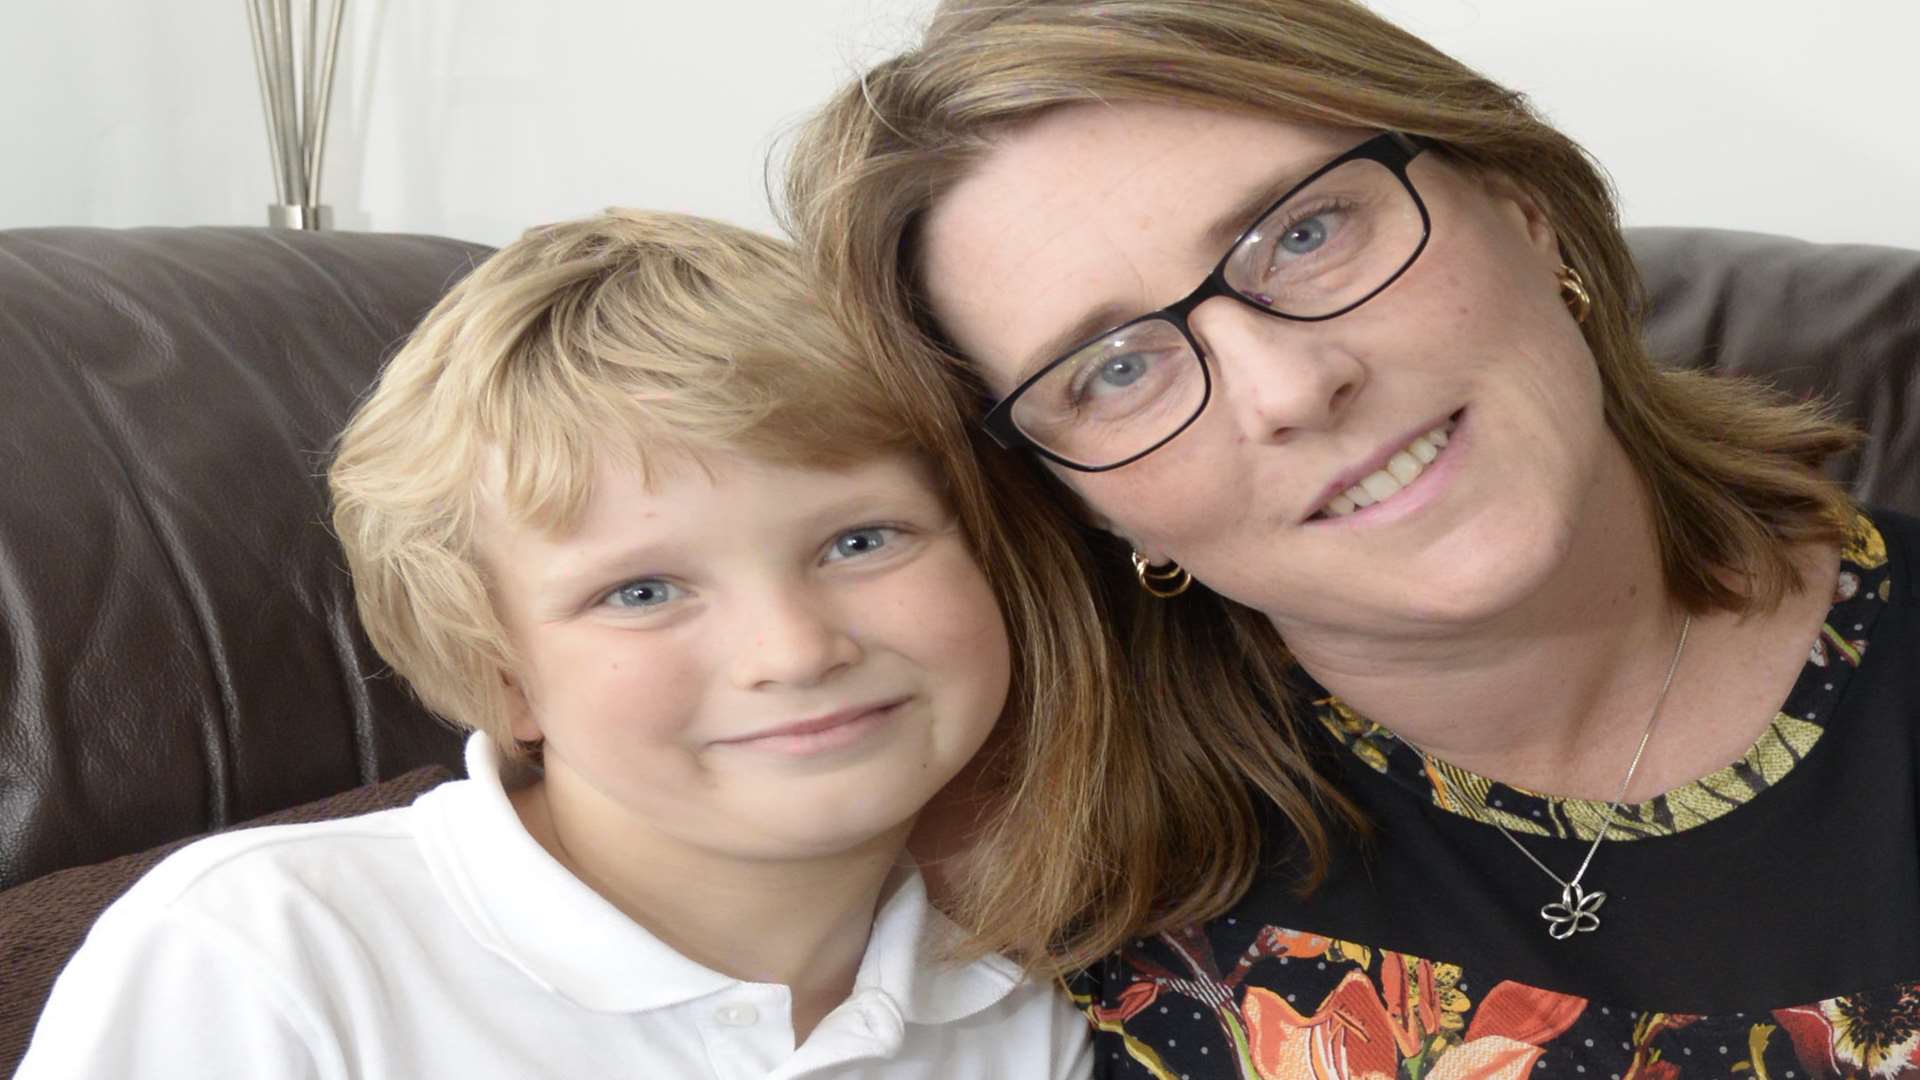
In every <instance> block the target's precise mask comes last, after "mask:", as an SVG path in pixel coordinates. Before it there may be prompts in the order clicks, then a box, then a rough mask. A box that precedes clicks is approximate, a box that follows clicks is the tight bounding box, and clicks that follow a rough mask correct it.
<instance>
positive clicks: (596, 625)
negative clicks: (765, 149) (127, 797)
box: [19, 212, 1089, 1078]
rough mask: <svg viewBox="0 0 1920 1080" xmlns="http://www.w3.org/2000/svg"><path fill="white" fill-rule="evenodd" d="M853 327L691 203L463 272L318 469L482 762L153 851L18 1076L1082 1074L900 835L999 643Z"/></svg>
mask: <svg viewBox="0 0 1920 1080" xmlns="http://www.w3.org/2000/svg"><path fill="white" fill-rule="evenodd" d="M845 348H846V347H845V346H844V345H843V344H842V343H841V340H840V339H839V337H838V336H837V335H836V334H835V333H834V332H833V330H832V328H831V326H830V324H829V323H827V322H826V320H825V318H824V316H822V315H821V314H819V313H818V312H817V311H816V310H815V308H814V306H813V305H812V304H811V303H810V301H809V300H808V297H807V293H806V290H805V288H804V285H803V283H802V281H801V278H800V275H799V273H798V271H797V269H796V268H795V265H794V263H793V262H792V257H791V256H790V255H789V253H788V252H787V250H786V249H785V248H784V247H782V246H781V245H779V244H778V243H777V242H775V241H772V240H769V239H766V238H763V237H759V236H756V235H754V234H751V233H747V232H744V231H741V230H737V229H733V228H730V227H727V226H723V225H718V224H715V223H710V222H702V221H698V220H695V219H690V218H684V217H677V216H671V215H664V214H645V213H633V212H610V213H608V214H606V215H603V216H601V217H599V218H596V219H591V220H588V221H584V222H578V223H572V224H566V225H559V226H554V227H550V228H546V229H540V230H535V231H533V232H531V233H529V234H528V235H527V236H525V237H523V238H522V239H521V240H520V241H518V242H516V243H515V244H513V245H510V246H509V247H507V248H505V249H503V250H502V251H501V252H499V253H498V254H497V255H495V256H494V257H493V258H491V259H489V260H488V261H487V262H486V263H485V264H483V265H482V266H481V267H479V268H478V269H476V270H475V271H474V272H473V274H472V275H470V276H469V277H468V278H467V279H466V280H465V281H463V282H462V283H461V284H460V285H458V286H456V287H455V289H454V290H453V291H452V292H451V293H450V294H449V295H448V296H447V298H446V299H445V300H443V301H442V302H441V303H440V304H439V305H438V306H437V307H436V308H435V309H434V311H433V312H432V313H431V314H430V315H429V316H428V317H427V319H426V320H425V322H424V323H423V324H422V326H421V327H420V329H419V330H418V331H417V332H416V333H415V335H414V336H413V338H412V339H411V340H410V341H409V343H408V344H407V346H406V347H405V348H404V349H403V350H402V351H401V352H400V353H399V354H398V355H397V356H396V357H395V358H394V360H393V361H392V363H391V364H390V365H389V366H388V368H387V370H386V371H385V372H384V373H383V374H382V376H381V379H380V382H379V385H378V386H377V387H376V388H375V390H374V392H373V393H372V395H371V397H370V398H369V399H368V400H367V401H366V403H365V404H364V405H363V407H362V408H361V409H360V411H359V413H358V414H357V415H356V417H355V418H354V420H353V422H352V423H351V425H350V426H349V427H348V429H347V431H346V433H345V434H344V435H343V436H342V439H341V442H340V447H339V453H338V456H337V458H336V461H335V463H334V467H333V471H332V485H333V492H334V499H335V512H334V524H335V527H336V529H337V531H338V532H339V534H340V538H341V542H342V544H343V546H344V547H345V549H346V552H347V556H348V561H349V563H350V565H351V567H352V570H353V572H354V577H355V585H356V592H357V596H358V600H359V604H360V608H361V613H362V617H363V620H364V621H365V623H366V625H367V628H368V631H369V634H370V636H371V637H372V638H373V640H374V643H375V644H376V645H377V646H378V647H379V648H380V650H381V652H382V653H383V654H384V655H385V656H386V657H387V658H388V659H389V660H390V661H391V662H392V663H393V666H394V668H395V670H396V671H398V672H399V673H400V674H401V675H403V676H405V677H406V678H407V679H408V680H409V682H410V683H411V684H412V685H413V686H414V688H415V689H416V691H417V692H418V693H419V694H420V696H421V697H422V699H423V700H424V701H425V702H426V703H427V704H428V705H429V706H431V707H432V708H434V709H435V710H436V711H437V712H439V713H440V714H442V715H444V716H446V717H448V718H449V719H451V720H454V721H456V722H458V723H460V724H462V725H463V726H466V727H468V728H471V729H472V730H473V734H472V735H471V736H470V737H469V740H468V743H467V755H466V756H467V768H468V773H469V779H467V780H465V781H460V782H455V783H451V784H448V785H445V786H443V787H442V788H440V789H438V790H436V791H434V792H431V793H429V794H428V795H426V796H424V797H422V798H421V799H420V800H419V801H418V802H417V803H415V804H414V805H413V806H411V807H408V808H406V809H402V810H395V811H388V812H384V813H379V814H371V815H366V816H363V817H359V818H350V819H345V820H341V821H333V822H325V823H319V824H313V825H301V826H289V827H280V828H271V829H256V830H247V831H242V832H238V833H230V834H226V835H222V836H219V837H214V838H211V839H208V840H205V841H202V842H200V843H197V844H194V845H191V846H190V847H188V848H187V849H185V850H183V851H182V852H180V853H178V854H176V855H174V856H173V857H172V858H170V859H168V860H167V861H166V862H164V863H163V864H161V865H160V866H159V867H158V868H156V869H155V870H154V871H153V873H152V874H150V875H149V876H148V877H147V878H146V879H144V880H143V881H142V882H141V883H140V884H139V885H137V886H136V887H135V888H134V889H133V890H132V891H131V892H130V893H129V894H128V895H127V896H126V897H125V898H123V899H122V900H121V901H120V902H118V903H116V904H115V905H114V906H113V907H112V908H110V909H109V910H108V911H107V913H106V914H104V915H103V916H102V917H101V919H100V921H99V923H98V924H97V925H96V927H95V929H94V931H93V933H92V934H91V935H90V937H89V939H88V942H87V944H86V945H85V946H84V947H83V948H82V949H81V951H80V952H79V953H78V954H77V955H76V957H75V958H74V960H73V962H72V963H71V964H70V965H69V967H68V969H67V970H66V972H65V973H63V975H62V976H61V979H60V981H59V983H58V984H57V985H56V987H55V989H54V993H53V996H52V998H51V1000H50V1002H49V1005H48V1008H47V1011H46V1013H45V1014H44V1016H43V1017H42V1020H41V1024H40V1027H39V1029H38V1031H37V1032H36V1037H35V1041H34V1044H33V1046H32V1048H31V1049H30V1050H29V1053H28V1055H27V1059H26V1062H25V1063H24V1065H23V1067H22V1071H21V1072H20V1074H19V1075H20V1076H22V1077H28V1078H37V1077H53V1076H112V1077H150V1076H180V1077H186V1076H192V1077H208V1076H247V1077H278V1076H298V1077H324V1078H345V1077H360V1076H396V1077H429V1076H449V1077H451V1076H458V1077H463V1078H465V1077H485V1076H500V1077H509V1076H512V1077H526V1076H554V1077H583V1076H613V1075H619V1076H636V1077H649V1078H651V1077H675V1078H678V1077H728V1078H732V1077H762V1076H766V1077H802V1076H837V1077H838V1076H847V1077H867V1076H872V1077H881V1076H885V1077H928V1078H932V1077H940V1078H964V1077H981V1078H986V1077H996V1078H999V1077H1026V1076H1082V1075H1086V1074H1087V1073H1088V1071H1089V1062H1088V1057H1087V1053H1088V1052H1087V1049H1086V1034H1085V1026H1084V1023H1083V1021H1081V1020H1080V1019H1079V1018H1078V1014H1077V1013H1075V1012H1074V1011H1073V1010H1072V1009H1071V1008H1070V1007H1069V1006H1068V1005H1067V1004H1066V1003H1065V1001H1064V1000H1063V999H1061V998H1060V996H1059V995H1058V994H1056V993H1055V992H1054V990H1053V989H1052V988H1051V987H1049V986H1047V985H1044V984H1039V983H1036V982H1033V981H1031V980H1027V979H1025V978H1023V976H1022V973H1021V971H1020V970H1019V968H1018V967H1016V966H1015V965H1013V964H1012V963H1010V962H1009V961H1007V960H1005V959H1003V958H1001V957H998V956H993V955H988V956H985V957H982V958H979V959H975V960H972V961H971V962H966V963H957V962H948V961H947V958H948V957H949V956H950V955H953V954H958V953H963V952H964V951H965V950H964V948H963V947H962V946H961V944H960V936H959V935H958V933H957V929H956V928H955V927H954V926H953V925H952V924H951V923H948V922H946V921H945V920H944V919H943V918H942V916H940V915H939V914H938V913H936V912H935V911H934V910H933V909H931V908H930V907H929V906H928V904H927V901H926V893H925V889H924V887H923V885H922V883H921V881H920V879H919V877H918V875H917V873H916V872H915V871H914V870H913V869H912V868H911V867H910V865H909V864H908V863H907V862H906V860H905V858H904V856H903V849H904V845H905V842H906V837H907V833H908V831H909V830H910V829H911V827H912V825H913V822H914V818H915V815H916V814H917V813H918V812H919V810H920V809H921V807H922V806H923V805H924V804H925V803H926V802H927V801H928V800H929V799H930V798H932V797H933V795H934V794H935V792H937V791H938V790H939V789H940V788H941V787H942V786H943V785H945V784H946V783H947V782H948V781H949V780H950V779H952V778H953V777H954V776H955V775H956V774H957V773H958V772H959V771H960V770H961V768H962V766H964V765H965V764H966V763H967V762H968V760H969V759H970V758H972V757H973V756H974V754H975V752H976V751H977V750H978V749H979V748H980V747H981V745H982V744H983V743H984V742H985V740H986V739H987V736H988V734H989V732H990V731H991V730H992V729H993V728H994V726H995V724H996V722H997V721H998V720H999V719H1000V717H1001V713H1002V712H1003V709H1004V707H1005V703H1006V701H1007V699H1008V690H1009V683H1010V679H1012V678H1014V674H1013V672H1014V669H1015V668H1016V667H1017V665H1016V664H1014V663H1013V657H1012V655H1011V653H1010V649H1009V643H1008V640H1007V634H1006V629H1005V625H1006V624H1005V622H1004V621H1003V618H1002V613H1001V611H1000V608H999V606H998V605H999V602H998V601H997V599H996V595H995V592H994V590H992V589H990V588H989V585H988V581H987V577H986V576H985V574H984V573H983V571H982V569H981V566H980V564H979V563H978V562H977V561H976V557H975V553H974V552H975V548H974V544H973V543H971V542H970V541H977V538H973V537H970V536H968V535H967V534H966V533H965V532H963V530H962V529H961V527H960V526H959V524H958V523H957V520H956V517H955V514H954V512H953V508H952V507H951V506H950V505H949V504H948V501H947V498H946V497H945V496H944V495H943V493H942V492H941V490H940V489H939V488H938V487H937V486H936V485H935V483H934V477H933V474H932V472H931V470H930V469H929V467H928V465H927V463H926V462H925V461H924V460H923V459H922V458H921V456H920V455H919V454H918V453H917V451H916V448H915V447H914V446H913V445H912V444H911V443H910V442H909V441H908V438H907V436H906V435H905V433H904V432H903V430H902V428H901V425H900V424H899V422H898V421H897V420H896V419H895V417H894V416H893V415H892V414H891V413H890V412H889V410H888V409H887V408H886V406H885V404H884V401H883V399H881V398H880V397H879V395H878V393H877V391H876V390H875V389H874V388H873V387H872V386H871V385H869V383H868V382H867V381H866V380H864V379H863V378H862V377H861V376H860V375H859V374H858V372H857V370H856V369H855V368H853V367H852V366H851V365H848V364H846V363H845V359H844V358H845Z"/></svg>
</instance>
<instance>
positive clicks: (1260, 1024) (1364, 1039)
mask: <svg viewBox="0 0 1920 1080" xmlns="http://www.w3.org/2000/svg"><path fill="white" fill-rule="evenodd" d="M1459 977H1460V976H1459V969H1458V968H1457V967H1454V966H1453V965H1450V964H1434V963H1432V962H1430V961H1426V960H1417V959H1414V958H1411V957H1403V956H1400V955H1399V954H1396V953H1385V954H1383V955H1382V957H1381V965H1380V979H1381V983H1382V986H1383V987H1384V990H1376V989H1375V987H1374V985H1373V983H1372V982H1371V981H1370V980H1368V979H1367V977H1366V975H1365V974H1363V973H1362V972H1359V971H1355V972H1351V973H1349V974H1348V975H1347V977H1346V978H1345V979H1343V980H1341V982H1340V985H1338V986H1336V987H1335V988H1334V990H1333V992H1332V993H1331V994H1328V995H1327V998H1326V1000H1325V1001H1323V1002H1321V1004H1320V1007H1319V1008H1318V1009H1317V1010H1315V1011H1314V1012H1313V1013H1312V1014H1311V1015H1302V1014H1301V1013H1300V1012H1299V1011H1298V1010H1296V1009H1294V1007H1293V1006H1292V1005H1290V1004H1289V1003H1287V1002H1286V1001H1285V1000H1284V999H1282V998H1281V997H1280V996H1279V995H1278V994H1275V993H1274V992H1273V991H1271V990H1267V989H1264V988H1260V987H1255V988H1252V989H1249V990H1248V991H1247V992H1246V995H1245V997H1244V998H1243V999H1242V1001H1241V1006H1240V1007H1241V1013H1242V1015H1243V1016H1244V1018H1245V1020H1246V1030H1247V1042H1248V1048H1249V1051H1250V1055H1249V1056H1250V1058H1251V1062H1252V1065H1253V1068H1254V1073H1255V1075H1256V1076H1257V1077H1258V1078H1259V1080H1283V1078H1284V1080H1392V1078H1393V1077H1395V1076H1398V1075H1399V1074H1400V1073H1401V1065H1402V1063H1403V1061H1404V1062H1408V1063H1418V1064H1419V1065H1420V1068H1418V1069H1416V1070H1413V1071H1414V1072H1415V1073H1416V1074H1417V1075H1421V1076H1423V1077H1425V1078H1426V1080H1523V1078H1525V1077H1528V1076H1531V1075H1532V1073H1533V1067H1534V1065H1535V1063H1537V1062H1538V1061H1539V1060H1540V1055H1541V1054H1542V1053H1544V1052H1545V1051H1544V1050H1543V1049H1542V1046H1543V1045H1544V1044H1545V1043H1547V1042H1549V1041H1550V1040H1552V1039H1554V1038H1556V1037H1558V1036H1559V1035H1560V1034H1562V1033H1563V1032H1565V1031H1566V1030H1567V1028H1569V1027H1571V1026H1572V1025H1573V1022H1574V1021H1575V1020H1576V1019H1578V1017H1579V1016H1580V1013H1581V1012H1582V1011H1583V1010H1584V1009H1585V1008H1586V1001H1585V999H1583V998H1575V997H1568V996H1567V995H1564V994H1555V993H1552V992H1550V991H1546V990H1538V989H1535V988H1533V987H1528V986H1522V985H1521V984H1519V983H1500V984H1499V985H1497V986H1495V987H1494V988H1493V990H1491V991H1490V992H1489V993H1488V994H1487V997H1486V1000H1485V1001H1483V1002H1482V1003H1481V1005H1480V1007H1479V1009H1477V1010H1474V1019H1473V1021H1472V1023H1471V1024H1466V1025H1465V1028H1466V1034H1465V1038H1464V1039H1462V1038H1461V1037H1460V1035H1459V1032H1460V1029H1461V1027H1462V1026H1463V1025H1462V1020H1461V1013H1462V1012H1463V1011H1465V1010H1467V1009H1469V1008H1471V1007H1472V1003H1471V1002H1470V1001H1469V1000H1468V999H1467V997H1466V995H1465V994H1463V993H1461V992H1460V990H1459V989H1458V988H1457V986H1456V984H1457V982H1458V981H1459Z"/></svg>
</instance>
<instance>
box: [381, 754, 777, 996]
mask: <svg viewBox="0 0 1920 1080" xmlns="http://www.w3.org/2000/svg"><path fill="white" fill-rule="evenodd" d="M466 763H467V776H468V780H467V781H466V782H465V783H454V784H445V785H442V786H441V787H440V788H438V789H436V790H435V791H433V792H430V793H429V794H428V795H427V796H425V797H424V798H423V799H422V800H421V802H419V803H416V804H415V805H416V806H419V807H421V808H422V809H424V810H428V811H429V815H428V816H429V819H430V821H431V825H430V826H428V827H427V828H423V839H425V840H426V841H427V842H426V843H424V844H423V845H422V846H423V847H424V848H425V849H426V850H427V852H428V859H429V862H430V863H432V864H433V873H434V877H435V878H436V880H438V881H439V883H440V886H441V889H442V890H443V891H444V892H445V893H446V895H447V897H448V900H449V901H450V902H451V904H452V906H453V908H454V910H455V912H456V913H457V914H458V916H459V918H460V920H461V922H462V923H463V924H464V925H465V926H466V928H467V930H468V931H469V932H470V933H472V934H473V936H474V937H475V938H476V939H477V940H478V941H479V943H480V944H481V946H482V947H484V948H486V949H488V950H490V951H492V952H494V953H496V954H498V955H499V956H500V957H501V958H502V959H504V960H506V961H507V962H508V963H510V964H512V965H513V966H515V967H517V968H519V969H520V970H521V971H522V972H525V973H526V975H527V976H528V977H529V978H531V979H532V980H533V981H534V982H536V983H538V984H540V985H541V986H543V987H545V988H547V989H548V990H551V991H552V992H554V993H557V994H559V995H561V996H562V997H565V998H567V999H568V1000H569V1001H572V1002H573V1003H574V1004H576V1005H579V1006H580V1007H582V1008H585V1009H592V1010H594V1011H596V1012H642V1011H646V1010H650V1009H660V1008H666V1007H668V1006H672V1005H679V1004H683V1003H685V1002H689V1001H693V1000H695V999H697V998H702V997H705V996H707V995H709V994H714V993H718V992H721V991H724V990H727V989H730V988H732V987H734V986H736V985H738V984H739V980H737V979H733V978H729V977H728V976H726V975H722V974H720V973H719V972H717V971H713V970H711V969H709V968H706V967H703V966H702V965H700V964H697V963H694V962H693V961H692V960H689V959H687V958H686V957H684V956H681V955H680V954H679V953H677V952H675V951H674V950H673V949H672V948H670V947H669V946H668V945H667V944H666V943H665V942H663V941H661V940H660V939H659V938H657V937H654V936H653V935H652V934H650V933H648V932H647V931H646V930H645V929H644V928H643V927H641V926H640V925H639V924H638V923H636V922H634V921H633V920H632V919H630V918H628V917H627V915H626V913H625V912H623V911H621V910H620V909H619V908H617V907H614V906H613V904H612V903H610V902H609V901H608V900H607V899H606V898H605V897H603V896H601V895H600V894H599V893H597V892H594V891H593V890H592V889H591V888H589V887H587V885H586V883H584V882H582V881H581V880H580V879H579V878H576V877H574V876H573V874H572V873H570V872H569V871H568V870H567V868H566V867H564V866H562V865H561V864H560V862H559V861H558V860H556V859H555V858H554V857H553V856H552V855H551V854H549V853H548V852H547V849H546V848H543V847H541V846H540V842H539V841H538V840H535V839H534V838H533V836H532V834H530V833H528V832H527V829H526V826H525V825H523V824H522V823H521V821H520V815H519V814H518V813H516V812H515V811H514V809H513V804H512V803H511V802H509V801H508V799H507V793H506V788H505V787H504V786H503V784H502V782H501V778H500V764H501V762H500V753H499V750H498V749H497V748H496V747H495V746H494V745H493V740H491V739H490V738H488V737H487V736H485V735H483V734H480V733H478V732H475V733H474V734H472V735H470V736H469V737H468V738H467V747H466ZM442 796H444V797H442ZM429 800H432V801H434V802H435V803H436V805H433V806H427V805H426V804H427V803H428V801H429Z"/></svg>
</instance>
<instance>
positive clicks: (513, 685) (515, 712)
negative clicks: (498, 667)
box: [500, 673, 546, 743]
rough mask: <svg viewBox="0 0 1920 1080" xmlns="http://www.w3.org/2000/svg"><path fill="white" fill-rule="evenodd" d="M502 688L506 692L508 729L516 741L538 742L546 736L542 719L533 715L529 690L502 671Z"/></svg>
mask: <svg viewBox="0 0 1920 1080" xmlns="http://www.w3.org/2000/svg"><path fill="white" fill-rule="evenodd" d="M500 688H501V689H502V690H503V691H504V692H505V693H506V700H507V731H508V733H509V734H511V735H512V736H513V738H514V741H515V742H522V743H537V742H539V741H540V740H541V739H543V738H545V737H546V736H545V734H544V733H543V732H542V731H541V730H540V721H539V720H538V719H537V718H535V716H534V715H533V703H532V702H530V701H528V700H527V692H526V690H525V689H523V688H522V687H521V685H520V683H519V681H518V680H516V679H515V678H514V677H513V676H511V675H508V674H505V673H502V674H501V676H500Z"/></svg>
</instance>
